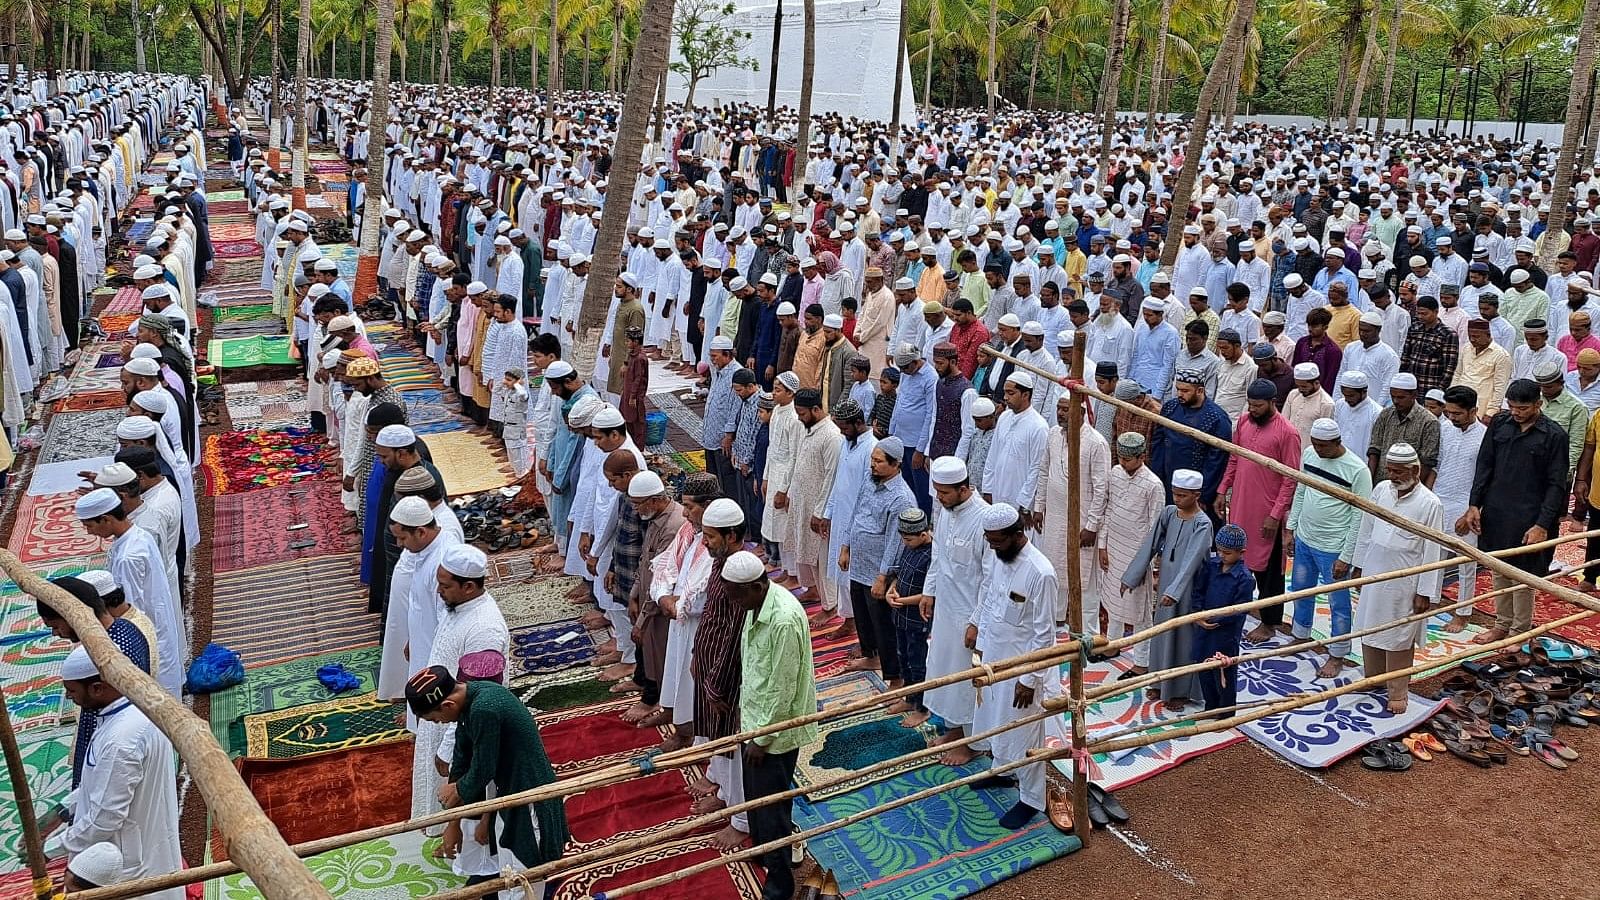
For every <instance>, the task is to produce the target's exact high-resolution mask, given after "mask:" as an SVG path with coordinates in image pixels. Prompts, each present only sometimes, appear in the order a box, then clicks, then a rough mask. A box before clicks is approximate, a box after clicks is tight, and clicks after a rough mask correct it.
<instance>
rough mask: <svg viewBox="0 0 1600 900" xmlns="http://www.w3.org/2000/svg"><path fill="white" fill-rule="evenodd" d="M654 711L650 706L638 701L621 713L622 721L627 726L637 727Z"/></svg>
mask: <svg viewBox="0 0 1600 900" xmlns="http://www.w3.org/2000/svg"><path fill="white" fill-rule="evenodd" d="M654 709H655V707H653V706H651V705H650V704H648V703H646V702H644V701H643V700H640V701H639V702H638V703H635V704H634V705H632V706H630V707H628V708H627V709H625V710H623V711H622V721H624V722H627V723H628V724H629V725H637V724H639V722H640V721H642V720H643V719H644V718H645V717H646V716H648V715H650V713H651V712H652V711H653V710H654Z"/></svg>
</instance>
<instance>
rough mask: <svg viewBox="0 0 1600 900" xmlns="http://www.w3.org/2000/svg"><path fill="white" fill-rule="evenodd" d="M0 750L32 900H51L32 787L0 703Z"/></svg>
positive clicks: (8, 719) (7, 714)
mask: <svg viewBox="0 0 1600 900" xmlns="http://www.w3.org/2000/svg"><path fill="white" fill-rule="evenodd" d="M0 749H3V750H4V751H5V756H6V774H7V775H9V776H10V777H11V799H12V802H14V803H16V804H17V817H18V818H19V819H21V820H22V847H23V850H24V855H25V856H26V857H27V861H28V874H29V875H31V876H33V896H34V898H35V900H50V897H51V896H53V895H54V888H53V885H51V883H50V864H49V862H47V861H46V860H45V858H44V837H43V836H42V835H41V834H40V833H39V820H38V819H37V818H35V816H34V809H33V787H32V785H30V784H28V770H27V767H26V766H24V765H23V762H22V750H21V749H19V748H18V747H17V733H16V732H15V731H12V730H11V710H10V709H9V708H7V707H6V705H5V704H4V703H0Z"/></svg>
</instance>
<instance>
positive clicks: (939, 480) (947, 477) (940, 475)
mask: <svg viewBox="0 0 1600 900" xmlns="http://www.w3.org/2000/svg"><path fill="white" fill-rule="evenodd" d="M930 474H931V476H932V478H933V483H934V484H960V483H961V482H963V481H966V480H967V464H966V463H964V462H962V461H961V460H960V459H959V458H957V457H954V456H941V457H939V458H938V459H936V460H934V461H933V468H932V471H931V473H930Z"/></svg>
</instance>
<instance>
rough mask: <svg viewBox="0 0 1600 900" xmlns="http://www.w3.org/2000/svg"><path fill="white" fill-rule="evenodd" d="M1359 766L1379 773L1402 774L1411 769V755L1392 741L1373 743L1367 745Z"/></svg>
mask: <svg viewBox="0 0 1600 900" xmlns="http://www.w3.org/2000/svg"><path fill="white" fill-rule="evenodd" d="M1361 764H1362V765H1363V766H1366V767H1367V768H1369V769H1372V770H1374V771H1379V772H1404V771H1406V770H1407V769H1409V768H1411V754H1410V753H1408V752H1407V751H1406V748H1405V747H1404V746H1402V745H1400V744H1396V743H1395V742H1394V741H1373V742H1372V743H1370V744H1368V745H1367V748H1366V751H1365V752H1364V753H1363V755H1362V757H1361Z"/></svg>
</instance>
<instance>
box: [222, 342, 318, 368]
mask: <svg viewBox="0 0 1600 900" xmlns="http://www.w3.org/2000/svg"><path fill="white" fill-rule="evenodd" d="M289 346H290V344H289V338H288V337H287V336H279V337H266V336H263V335H259V334H258V335H253V336H251V337H243V338H227V339H224V340H215V341H210V342H209V343H207V345H206V361H207V362H209V363H211V364H212V365H214V366H221V367H222V368H224V369H238V368H243V367H245V366H293V365H298V364H299V363H298V361H297V360H294V359H291V358H290V357H289Z"/></svg>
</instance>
